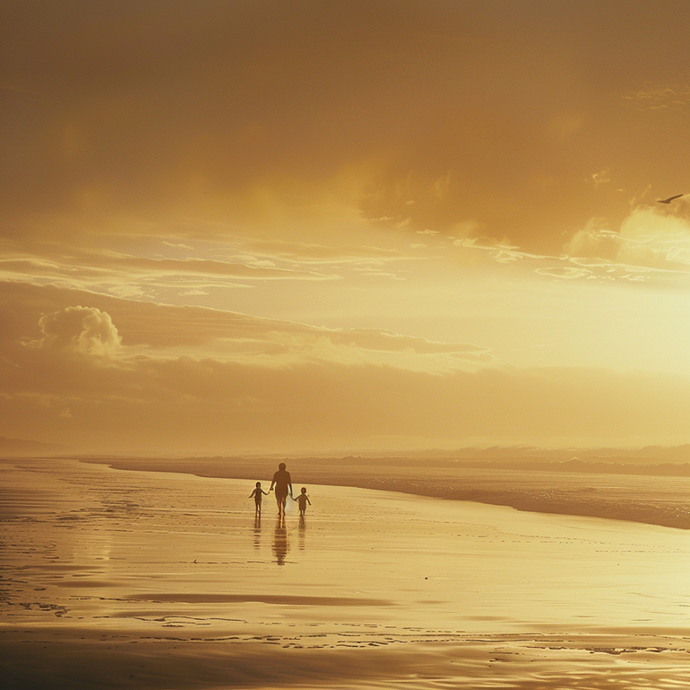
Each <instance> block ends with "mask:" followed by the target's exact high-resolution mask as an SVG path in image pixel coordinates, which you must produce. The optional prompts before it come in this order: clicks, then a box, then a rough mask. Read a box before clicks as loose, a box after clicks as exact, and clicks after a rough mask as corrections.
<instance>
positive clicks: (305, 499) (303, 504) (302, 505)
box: [292, 486, 311, 517]
mask: <svg viewBox="0 0 690 690" xmlns="http://www.w3.org/2000/svg"><path fill="white" fill-rule="evenodd" d="M292 500H293V501H297V503H298V504H299V516H300V517H304V513H305V512H306V511H307V503H308V504H309V505H311V501H310V500H309V496H307V487H306V486H303V487H302V490H301V491H300V495H299V496H298V497H297V498H293V499H292Z"/></svg>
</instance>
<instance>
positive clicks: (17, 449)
mask: <svg viewBox="0 0 690 690" xmlns="http://www.w3.org/2000/svg"><path fill="white" fill-rule="evenodd" d="M65 450H67V449H66V448H65V447H64V446H59V445H57V444H55V443H40V442H39V441H25V440H24V439H21V438H5V437H4V436H0V455H5V456H10V457H12V456H17V455H22V456H25V455H52V454H54V453H61V452H64V451H65Z"/></svg>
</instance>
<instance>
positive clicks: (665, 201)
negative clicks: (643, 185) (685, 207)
mask: <svg viewBox="0 0 690 690" xmlns="http://www.w3.org/2000/svg"><path fill="white" fill-rule="evenodd" d="M681 196H683V195H682V194H676V195H675V196H670V197H668V199H657V200H656V201H657V203H658V204H670V203H671V202H672V201H673V200H674V199H678V198H679V197H681Z"/></svg>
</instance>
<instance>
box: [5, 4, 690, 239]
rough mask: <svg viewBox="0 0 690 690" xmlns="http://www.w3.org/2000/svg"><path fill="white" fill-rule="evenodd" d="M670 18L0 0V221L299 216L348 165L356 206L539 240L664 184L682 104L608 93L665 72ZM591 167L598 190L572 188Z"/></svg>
mask: <svg viewBox="0 0 690 690" xmlns="http://www.w3.org/2000/svg"><path fill="white" fill-rule="evenodd" d="M689 19H690V6H689V5H688V4H687V3H684V2H678V1H676V0H669V1H666V2H645V1H641V2H616V1H614V2H607V3H600V2H594V1H593V0H592V1H577V2H568V1H566V2H559V3H553V2H546V1H544V0H534V1H527V2H519V3H516V2H513V1H512V0H501V1H491V0H489V1H487V2H470V1H465V2H463V1H454V2H450V1H430V2H416V1H405V0H400V1H398V2H389V1H384V0H373V1H368V2H363V1H355V0H350V1H347V2H344V1H341V0H332V1H330V2H302V1H297V2H279V1H273V2H267V1H265V0H254V1H252V2H249V1H247V2H240V1H237V2H220V1H210V0H205V1H204V0H202V1H200V2H180V1H175V0H166V1H162V0H161V1H151V0H144V1H140V2H129V1H122V2H99V3H92V2H75V1H66V2H60V3H54V2H32V1H31V0H28V1H26V0H22V1H21V2H6V3H4V4H3V10H2V21H0V25H1V26H2V27H3V28H2V35H1V36H2V64H3V66H4V67H3V71H2V77H1V81H0V87H1V88H2V94H3V102H4V106H3V109H2V116H1V117H2V121H1V123H0V124H1V126H2V128H3V131H4V132H5V134H6V136H4V137H3V143H2V145H1V146H2V149H1V154H2V161H3V163H2V164H1V167H0V174H1V175H2V191H0V201H1V202H2V205H3V208H5V209H6V210H5V217H4V224H3V227H4V230H3V232H4V233H10V234H14V235H17V234H21V233H22V232H23V231H25V229H26V227H27V219H28V218H33V219H34V222H33V224H32V227H33V230H34V232H36V231H37V230H41V231H42V232H44V233H46V232H47V233H53V232H55V229H54V228H55V227H56V225H55V223H56V219H57V218H59V219H60V220H61V221H64V220H65V218H69V219H71V221H70V222H71V223H72V225H73V226H75V227H78V228H81V229H84V228H85V227H86V226H88V228H90V229H93V228H97V227H98V226H99V224H101V223H103V222H104V219H112V218H119V217H123V216H127V217H130V216H136V217H142V218H152V217H155V218H160V217H161V216H165V217H169V216H172V215H175V214H181V213H187V214H190V213H193V214H195V215H196V216H198V217H203V218H235V219H239V220H241V221H242V222H244V223H247V224H248V225H250V226H251V221H252V219H253V217H254V216H255V214H256V213H257V207H261V206H262V205H265V204H264V202H265V197H264V196H261V195H259V197H258V199H257V197H256V190H257V188H260V189H261V190H263V191H264V192H265V193H266V194H267V195H268V196H269V197H270V198H271V199H272V203H276V204H278V205H282V206H284V207H286V208H288V209H291V210H294V209H299V208H304V207H307V206H309V205H310V203H313V199H314V195H315V194H316V190H320V191H323V187H324V185H326V186H327V185H328V181H329V180H333V179H336V178H337V176H338V175H339V174H340V173H341V172H342V171H343V170H344V169H348V168H349V167H353V168H354V169H356V170H359V172H358V173H354V174H356V175H359V176H360V177H361V179H360V182H361V193H360V195H359V197H358V199H357V203H358V205H359V208H360V210H361V212H362V213H363V214H364V215H365V216H367V217H369V218H372V219H384V220H381V221H380V222H382V223H384V224H385V223H391V224H392V225H397V226H400V227H401V228H405V227H411V228H422V229H423V228H426V227H433V228H436V229H441V230H445V231H448V232H456V233H457V232H460V233H461V234H462V232H463V231H462V230H460V231H458V230H457V228H458V227H460V228H468V227H472V228H475V229H474V230H473V231H472V232H473V233H475V234H476V233H479V234H485V235H487V236H490V237H496V238H501V237H508V238H510V239H511V240H513V241H515V242H517V243H518V244H519V245H520V246H526V247H533V248H539V249H545V248H548V249H553V248H555V247H558V246H560V244H562V241H563V238H562V233H564V232H569V233H572V232H574V231H576V230H578V229H580V228H581V227H582V226H583V225H584V223H585V222H586V221H587V220H588V219H589V218H590V217H591V216H592V215H597V214H604V213H612V214H614V215H615V214H618V215H619V216H620V215H621V214H624V213H625V212H626V211H627V210H628V207H627V204H628V200H629V198H630V196H631V195H633V194H635V192H636V191H638V190H639V189H642V188H644V187H645V186H646V185H647V184H649V183H650V182H652V181H654V182H655V183H656V184H658V185H659V186H662V185H663V186H667V187H669V188H672V191H675V189H673V181H674V176H676V177H677V174H678V173H677V164H676V163H674V162H673V161H674V160H677V159H678V155H679V152H680V151H682V150H685V149H687V147H688V144H689V143H690V141H689V140H688V138H687V137H688V136H690V135H686V134H684V131H683V129H682V127H681V125H682V124H683V123H684V122H685V119H686V118H687V110H686V109H685V108H684V107H683V108H677V109H676V110H673V111H672V112H671V113H670V115H669V114H668V113H665V114H662V115H661V117H664V118H666V119H664V120H663V121H660V120H658V119H650V118H654V117H657V116H658V115H659V111H658V110H657V111H654V113H650V111H649V110H644V111H643V110H639V109H636V108H630V107H626V106H625V102H626V98H627V99H628V101H627V102H628V103H629V101H630V94H633V93H637V94H640V93H652V92H654V90H655V89H657V90H658V89H663V88H665V87H664V86H663V84H668V83H671V82H673V83H675V82H677V81H679V80H680V81H682V78H683V74H682V70H683V69H685V68H684V65H685V64H687V63H688V59H689V58H690V53H689V52H688V46H687V37H686V35H685V29H684V27H686V26H687V24H688V21H687V20H689ZM659 84H662V86H655V85H659ZM645 90H646V91H645ZM669 117H670V118H671V119H668V118H669ZM669 126H671V127H673V128H674V136H673V137H668V127H669ZM685 129H686V130H687V128H685ZM357 166H359V167H357ZM362 166H364V167H362ZM605 169H611V175H612V178H613V181H614V183H613V184H612V185H611V188H612V189H611V190H606V191H602V190H596V189H595V187H594V185H589V186H588V185H587V184H586V182H585V180H587V179H591V176H592V175H594V174H597V173H599V172H600V171H602V170H605ZM614 187H615V188H623V189H625V190H626V191H625V192H622V193H621V192H616V191H615V189H613V188H614ZM469 221H472V223H473V224H471V225H467V223H468V222H469ZM458 224H461V225H460V226H458ZM462 224H464V225H462ZM70 227H71V226H70ZM60 232H65V226H64V225H62V226H61V229H60Z"/></svg>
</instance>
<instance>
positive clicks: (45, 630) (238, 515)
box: [0, 460, 690, 688]
mask: <svg viewBox="0 0 690 690" xmlns="http://www.w3.org/2000/svg"><path fill="white" fill-rule="evenodd" d="M0 485H1V486H2V489H3V491H2V493H1V494H0V516H1V518H2V522H1V523H0V526H1V528H2V563H1V566H2V590H3V597H2V607H1V608H0V611H1V613H2V628H1V629H0V630H1V634H0V640H2V644H3V647H4V652H3V660H4V661H3V662H2V663H3V665H4V669H3V671H4V675H5V677H8V678H10V679H11V684H10V687H17V688H19V687H22V688H24V687H26V688H28V687H33V688H40V687H94V686H100V687H128V686H130V685H131V686H132V687H143V686H145V687H161V688H162V687H170V688H173V687H175V688H177V687H179V688H184V687H208V688H211V687H261V688H273V687H286V686H296V687H333V688H375V687H393V686H398V685H399V686H400V687H405V688H443V687H462V686H467V687H473V688H481V687H487V688H488V687H505V688H532V687H534V688H542V687H543V688H566V687H568V688H569V687H572V688H590V687H591V688H599V687H621V688H638V687H640V688H642V687H656V688H667V687H668V688H671V687H683V686H685V685H687V684H688V682H689V681H690V653H689V652H688V648H689V647H690V639H689V638H690V626H688V621H689V617H688V614H689V613H690V590H689V588H688V586H687V583H688V575H687V573H688V570H689V566H690V533H688V532H685V531H681V530H674V529H669V528H664V527H656V526H651V525H642V524H635V523H628V522H622V521H609V520H603V519H597V518H580V517H569V516H559V515H543V514H536V513H528V512H519V511H516V510H513V509H511V508H505V507H497V506H489V505H481V504H477V503H468V502H462V501H443V500H439V499H433V498H423V497H414V496H409V495H405V494H397V493H391V492H382V491H373V490H366V489H354V488H348V487H333V486H319V485H314V486H310V487H309V493H310V496H311V498H312V502H313V504H314V505H313V506H312V507H311V508H309V509H308V512H307V516H306V519H305V521H304V522H303V523H301V522H300V520H299V518H298V516H297V514H296V510H295V506H296V504H294V503H293V504H291V506H290V507H291V508H292V510H291V511H290V512H289V513H288V515H287V518H286V520H285V521H284V522H279V521H278V520H277V519H276V516H275V504H274V503H273V501H272V496H271V497H266V499H265V503H264V515H263V517H262V518H261V519H260V520H255V518H254V510H253V503H252V501H251V500H250V499H249V498H248V496H249V493H250V492H251V490H252V488H253V483H252V482H247V481H243V480H229V479H214V478H200V477H193V476H189V475H182V474H161V473H155V472H128V471H121V470H112V469H110V468H108V467H105V466H102V465H89V464H85V463H79V462H77V461H69V460H57V461H56V460H33V461H29V460H27V461H21V462H19V461H15V462H0ZM355 650H357V654H356V655H355V654H354V652H355ZM163 662H165V663H163Z"/></svg>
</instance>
